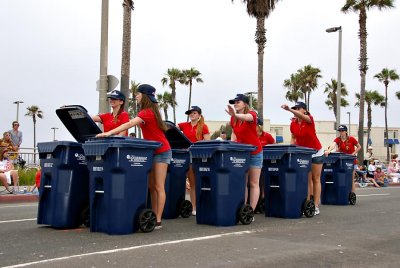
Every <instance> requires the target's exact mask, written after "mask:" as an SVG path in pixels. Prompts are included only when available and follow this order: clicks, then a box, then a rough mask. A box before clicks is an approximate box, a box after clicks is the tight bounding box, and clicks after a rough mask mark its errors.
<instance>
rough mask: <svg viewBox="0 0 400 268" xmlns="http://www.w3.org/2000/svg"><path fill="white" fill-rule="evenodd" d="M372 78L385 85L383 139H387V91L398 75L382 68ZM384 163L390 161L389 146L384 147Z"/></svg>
mask: <svg viewBox="0 0 400 268" xmlns="http://www.w3.org/2000/svg"><path fill="white" fill-rule="evenodd" d="M374 78H377V79H378V80H379V82H382V83H383V84H384V85H385V104H386V105H385V132H386V133H385V139H386V140H388V139H389V133H388V131H389V130H388V122H387V106H388V97H387V95H388V94H387V93H388V92H387V90H388V86H389V83H390V81H396V80H399V75H398V74H397V73H396V71H395V70H389V69H388V68H383V69H382V71H381V72H380V73H378V74H376V75H374ZM386 161H387V162H388V163H389V161H390V152H389V144H387V146H386Z"/></svg>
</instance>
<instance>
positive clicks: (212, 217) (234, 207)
mask: <svg viewBox="0 0 400 268" xmlns="http://www.w3.org/2000/svg"><path fill="white" fill-rule="evenodd" d="M254 150H255V147H254V146H250V145H246V144H240V143H237V142H231V141H199V142H196V143H194V144H192V146H191V147H190V153H191V155H192V162H193V163H192V165H193V169H194V173H195V176H196V222H197V223H198V224H209V225H216V226H232V225H235V224H237V223H238V222H239V221H240V222H242V223H243V224H250V223H251V221H252V220H253V216H254V212H253V210H252V208H251V207H250V206H249V205H246V204H245V202H244V201H245V200H244V197H245V182H246V173H247V171H248V169H249V161H250V152H252V151H254Z"/></svg>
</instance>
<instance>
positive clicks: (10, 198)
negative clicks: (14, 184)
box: [0, 194, 39, 203]
mask: <svg viewBox="0 0 400 268" xmlns="http://www.w3.org/2000/svg"><path fill="white" fill-rule="evenodd" d="M38 201H39V196H37V195H35V194H5V195H0V203H29V202H38Z"/></svg>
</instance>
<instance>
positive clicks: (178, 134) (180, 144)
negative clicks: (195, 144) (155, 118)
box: [164, 121, 192, 149]
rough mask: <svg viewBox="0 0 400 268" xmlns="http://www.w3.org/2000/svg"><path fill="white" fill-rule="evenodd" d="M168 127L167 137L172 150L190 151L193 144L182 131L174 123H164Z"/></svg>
mask: <svg viewBox="0 0 400 268" xmlns="http://www.w3.org/2000/svg"><path fill="white" fill-rule="evenodd" d="M164 122H165V124H166V125H167V127H168V130H167V131H166V132H165V136H166V138H167V140H168V142H169V145H170V146H171V148H172V149H188V148H189V147H190V145H192V142H191V141H190V140H189V139H188V138H187V137H186V136H185V135H184V134H183V133H182V131H180V130H179V129H178V128H177V127H176V126H175V124H174V123H173V122H171V121H164Z"/></svg>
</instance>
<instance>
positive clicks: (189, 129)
mask: <svg viewBox="0 0 400 268" xmlns="http://www.w3.org/2000/svg"><path fill="white" fill-rule="evenodd" d="M178 126H179V128H180V130H181V131H182V132H183V134H185V136H186V137H187V138H188V139H189V140H190V141H191V142H196V141H201V140H204V138H203V136H204V135H207V134H210V131H209V130H208V126H207V125H206V124H204V125H203V131H202V135H201V139H197V138H196V132H197V124H196V125H194V126H192V124H191V123H190V122H183V123H179V124H178Z"/></svg>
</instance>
